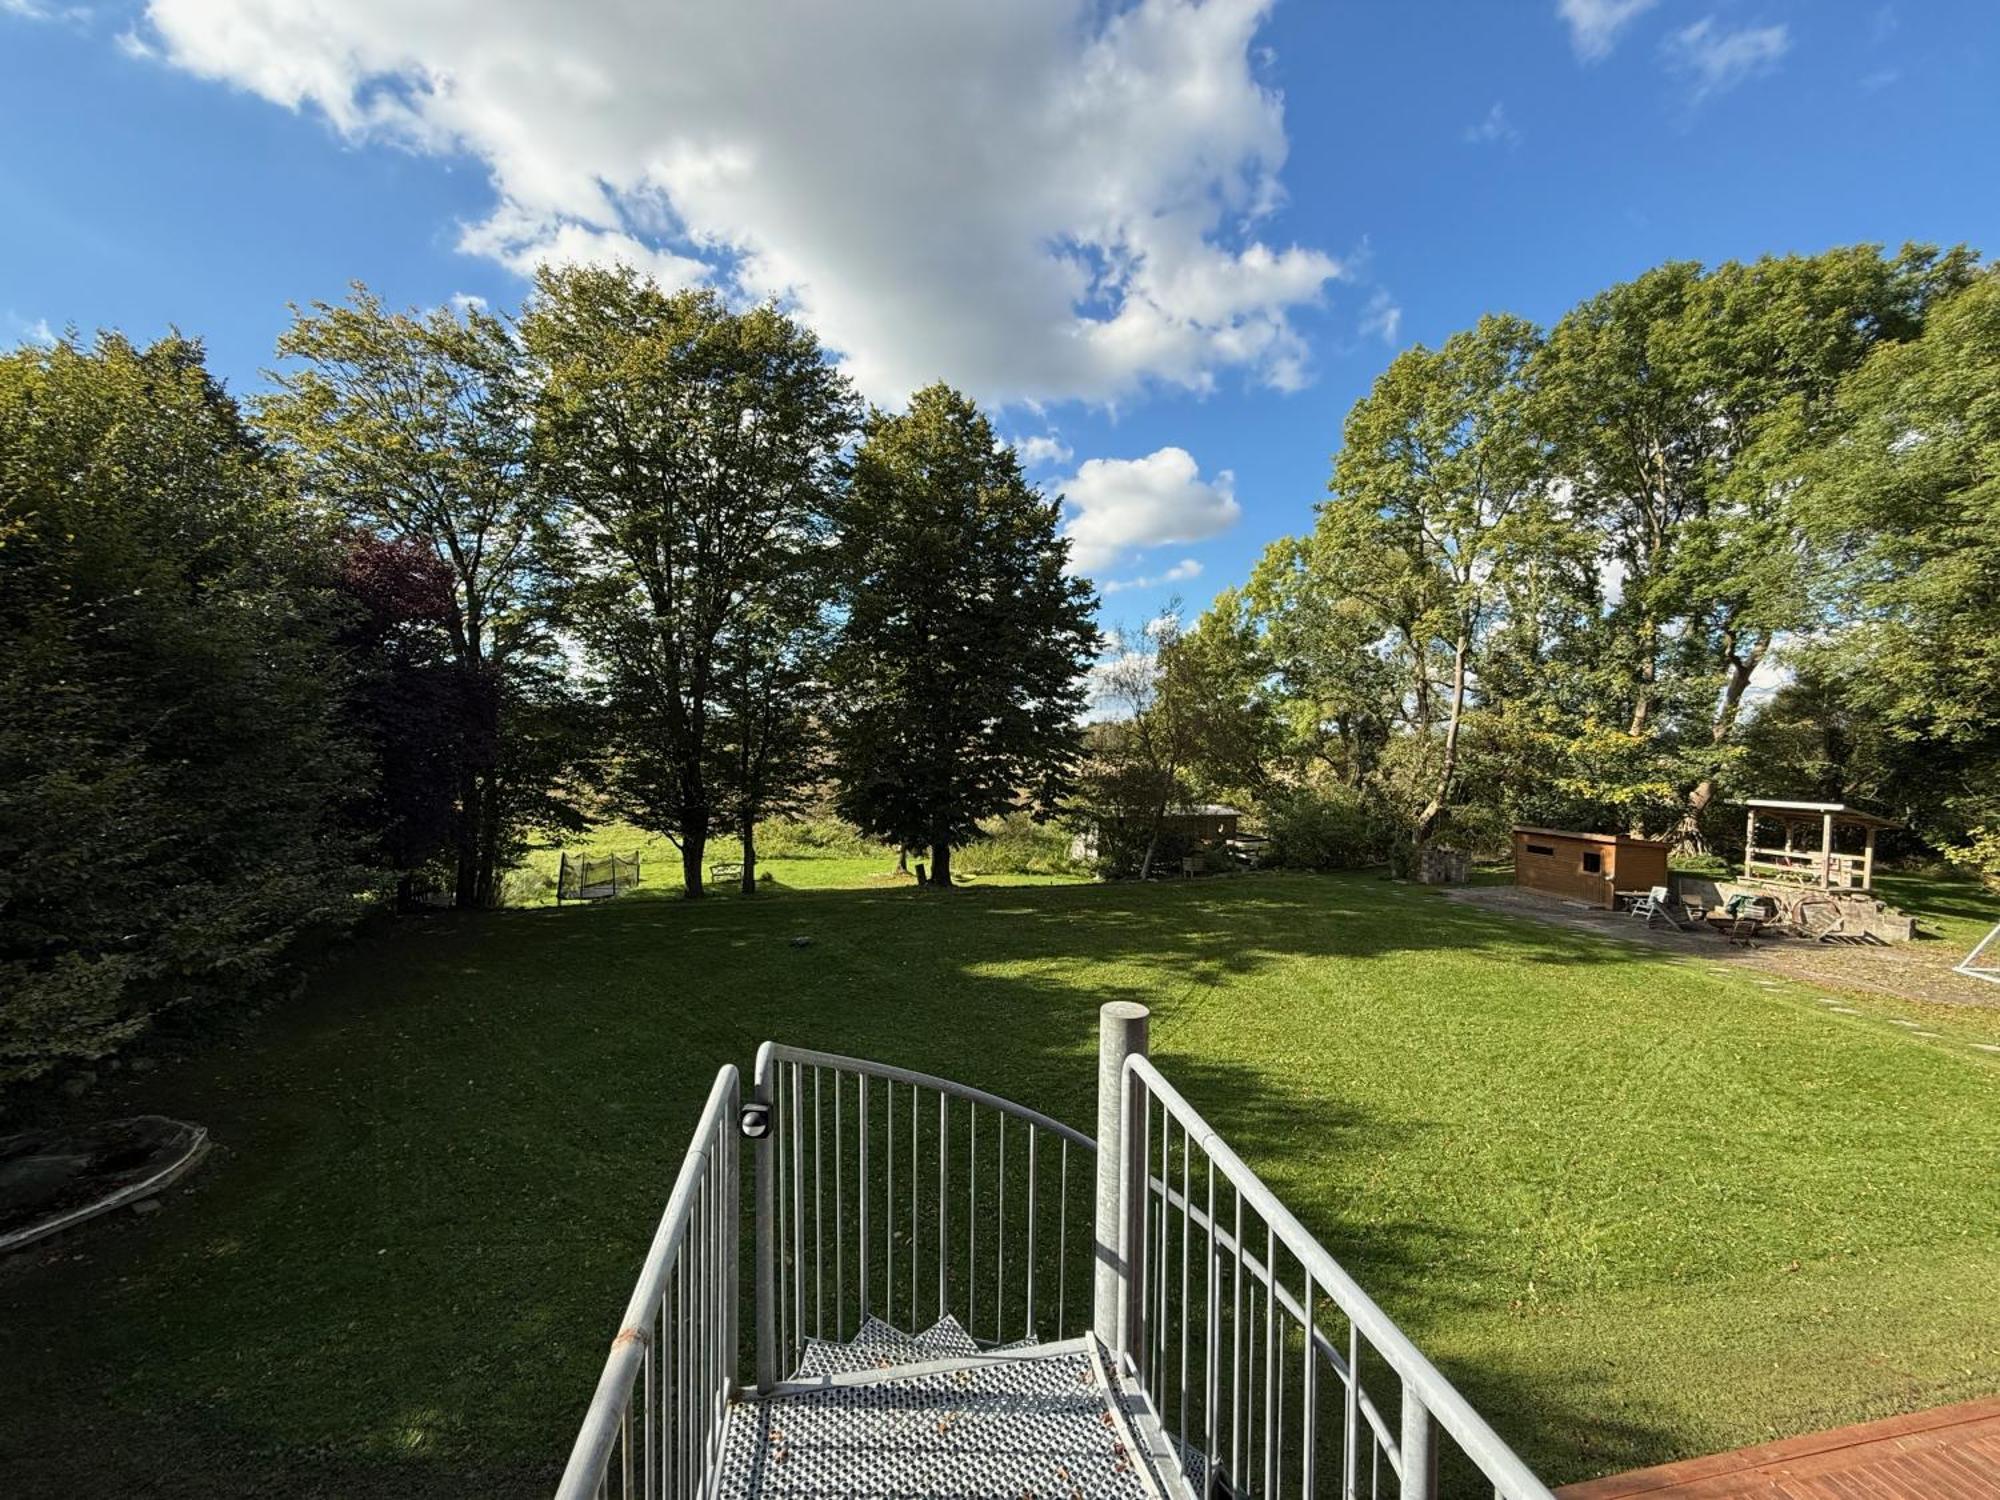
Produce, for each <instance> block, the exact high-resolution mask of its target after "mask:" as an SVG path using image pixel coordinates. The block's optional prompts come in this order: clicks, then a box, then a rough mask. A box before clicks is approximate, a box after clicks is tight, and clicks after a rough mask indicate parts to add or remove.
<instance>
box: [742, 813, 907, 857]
mask: <svg viewBox="0 0 2000 1500" xmlns="http://www.w3.org/2000/svg"><path fill="white" fill-rule="evenodd" d="M875 854H886V855H887V856H888V857H889V858H890V859H894V858H895V857H896V851H895V850H894V849H891V848H890V847H889V846H888V845H886V844H878V843H876V842H875V840H873V839H871V838H869V837H868V836H867V835H865V834H864V833H862V831H861V830H860V829H858V828H856V827H855V826H854V825H853V824H852V823H849V822H846V821H844V820H843V819H840V818H836V817H835V816H833V814H831V813H811V814H808V815H806V816H804V817H798V818H779V819H776V820H774V821H772V822H769V823H760V824H758V825H757V857H758V858H759V859H862V858H866V857H868V856H870V855H875Z"/></svg>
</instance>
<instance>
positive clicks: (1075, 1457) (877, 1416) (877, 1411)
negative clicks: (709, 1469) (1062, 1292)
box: [718, 1320, 1187, 1500]
mask: <svg viewBox="0 0 2000 1500" xmlns="http://www.w3.org/2000/svg"><path fill="white" fill-rule="evenodd" d="M891 1352H893V1353H895V1354H898V1355H914V1358H912V1359H905V1360H899V1362H897V1363H894V1364H891V1365H890V1366H888V1367H887V1368H883V1367H881V1366H880V1365H878V1364H877V1363H876V1361H877V1360H879V1359H882V1358H884V1357H887V1356H888V1355H889V1354H890V1353H891ZM850 1360H851V1361H860V1363H848V1361H850ZM841 1365H844V1366H845V1367H844V1368H836V1366H841ZM809 1367H810V1368H809ZM798 1380H804V1381H817V1382H819V1383H817V1384H814V1385H812V1386H811V1387H810V1388H804V1389H802V1388H801V1387H800V1385H799V1384H798V1383H797V1381H798ZM781 1390H782V1393H781V1394H778V1395H775V1396H773V1397H771V1398H769V1399H765V1400H746V1401H743V1402H740V1403H738V1405H737V1406H736V1407H735V1408H734V1409H733V1410H732V1411H731V1413H730V1419H729V1429H728V1433H727V1436H726V1439H725V1443H724V1450H723V1461H722V1473H721V1485H720V1488H719V1491H718V1494H719V1496H720V1497H722V1500H804V1497H808V1496H810V1497H821V1496H836V1495H839V1496H884V1497H886V1496H898V1497H901V1496H921V1495H950V1496H953V1497H957V1500H982V1497H991V1500H1021V1497H1023V1496H1025V1495H1033V1496H1036V1497H1038V1500H1098V1497H1105V1500H1161V1497H1163V1496H1168V1497H1171V1496H1182V1495H1185V1494H1186V1493H1187V1491H1186V1488H1185V1485H1184V1483H1183V1482H1182V1481H1181V1478H1180V1475H1179V1473H1178V1471H1177V1470H1175V1469H1174V1468H1173V1466H1172V1464H1171V1460H1167V1461H1166V1462H1165V1463H1164V1464H1163V1463H1162V1462H1161V1458H1160V1455H1161V1454H1162V1453H1164V1451H1165V1450H1164V1449H1163V1448H1162V1447H1160V1445H1159V1443H1158V1439H1157V1438H1156V1437H1152V1436H1151V1434H1152V1433H1153V1432H1155V1431H1156V1429H1154V1428H1153V1427H1152V1426H1151V1417H1150V1413H1149V1411H1148V1410H1147V1408H1146V1407H1145V1404H1144V1402H1143V1399H1140V1400H1138V1401H1135V1400H1134V1399H1133V1396H1132V1392H1131V1390H1130V1388H1129V1387H1126V1386H1125V1385H1124V1384H1123V1383H1122V1382H1120V1381H1119V1380H1118V1379H1117V1378H1116V1376H1115V1375H1113V1374H1111V1373H1109V1372H1108V1367H1107V1365H1106V1363H1105V1361H1104V1356H1103V1352H1102V1350H1101V1349H1100V1348H1097V1347H1096V1346H1094V1345H1093V1344H1092V1343H1091V1342H1090V1341H1088V1340H1082V1339H1079V1340H1072V1341H1070V1342H1068V1343H1064V1344H1055V1345H1049V1346H1047V1347H1045V1348H1035V1347H1032V1346H1031V1347H1026V1348H1016V1349H1011V1350H1000V1349H989V1350H983V1351H982V1350H979V1349H977V1348H976V1347H975V1346H974V1345H973V1342H972V1340H971V1339H970V1338H969V1337H967V1336H966V1334H965V1331H964V1329H962V1328H960V1327H959V1326H958V1324H957V1323H955V1322H951V1321H950V1320H947V1321H946V1323H943V1324H939V1325H937V1326H936V1327H933V1328H931V1329H927V1330H925V1332H924V1333H923V1334H919V1335H915V1336H912V1335H908V1334H903V1333H900V1332H899V1331H897V1330H895V1329H893V1328H889V1327H888V1326H887V1325H886V1324H876V1325H874V1326H872V1327H871V1326H868V1325H864V1327H863V1329H862V1330H861V1331H860V1332H859V1333H857V1334H856V1336H855V1338H854V1340H852V1341H850V1342H849V1343H847V1344H831V1343H820V1344H816V1345H815V1346H812V1347H809V1348H808V1349H807V1351H806V1357H805V1359H804V1360H803V1361H802V1362H801V1364H800V1367H799V1371H798V1375H797V1377H796V1379H795V1382H793V1383H788V1385H787V1386H786V1387H783V1388H781ZM1149 1443H1150V1444H1151V1445H1152V1446H1151V1447H1150V1448H1149ZM1163 1470H1164V1472H1163Z"/></svg>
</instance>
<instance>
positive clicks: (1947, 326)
mask: <svg viewBox="0 0 2000 1500" xmlns="http://www.w3.org/2000/svg"><path fill="white" fill-rule="evenodd" d="M1836 406H1837V416H1836V423H1837V433H1838V436H1837V437H1836V439H1835V440H1834V441H1832V442H1831V443H1829V444H1828V445H1827V446H1826V447H1825V449H1824V451H1823V452H1822V453H1821V454H1820V455H1819V457H1818V458H1817V460H1816V461H1815V462H1814V463H1813V464H1812V465H1811V466H1810V468H1809V470H1808V471H1807V478H1806V482H1805V484H1804V485H1803V486H1802V488H1801V490H1800V492H1799V495H1798V503H1797V513H1798V515H1799V516H1800V518H1801V520H1802V522H1803V523H1804V524H1805V525H1806V526H1807V527H1808V528H1809V529H1810V531H1811V532H1812V534H1813V535H1814V536H1815V538H1816V539H1817V540H1818V541H1819V542H1820V544H1821V545H1822V547H1823V548H1824V549H1825V550H1826V553H1827V555H1829V556H1830V557H1833V558H1835V559H1838V560H1839V561H1840V562H1841V564H1842V566H1841V567H1840V568H1839V569H1838V570H1837V571H1836V572H1834V573H1833V574H1832V575H1831V577H1832V581H1833V587H1832V589H1831V590H1830V592H1829V595H1828V597H1827V598H1826V599H1825V605H1826V611H1827V614H1826V623H1825V629H1824V630H1823V633H1822V635H1821V637H1820V638H1819V640H1818V642H1817V643H1816V644H1815V646H1814V647H1813V648H1812V649H1810V650H1808V651H1807V652H1805V653H1803V656H1804V661H1805V665H1806V667H1807V670H1808V672H1809V673H1810V674H1811V676H1812V677H1813V678H1814V679H1815V680H1818V681H1820V682H1821V683H1822V684H1823V685H1824V686H1823V688H1822V693H1823V696H1825V697H1828V698H1831V699H1832V702H1831V703H1829V704H1828V705H1827V706H1826V707H1825V708H1823V709H1822V711H1821V713H1820V718H1822V719H1823V720H1825V721H1827V729H1828V731H1829V732H1830V731H1831V730H1832V729H1833V728H1834V727H1835V726H1836V725H1841V721H1842V719H1843V718H1845V719H1846V720H1847V721H1848V722H1846V723H1845V725H1844V726H1842V735H1841V739H1842V742H1843V743H1845V744H1846V745H1849V746H1851V745H1853V744H1854V743H1855V742H1856V741H1862V740H1864V739H1865V737H1866V736H1867V735H1868V731H1869V729H1870V728H1873V729H1874V730H1876V731H1877V732H1878V733H1879V735H1880V736H1881V738H1882V739H1883V740H1884V741H1886V744H1885V745H1884V747H1883V750H1884V759H1886V761H1887V766H1886V767H1885V768H1884V769H1883V770H1882V771H1880V772H1878V776H1879V777H1880V778H1881V780H1882V781H1883V782H1884V783H1885V786H1884V795H1885V796H1887V797H1889V798H1891V799H1892V800H1893V802H1900V803H1901V804H1902V806H1903V808H1904V809H1905V810H1906V811H1907V814H1908V816H1910V817H1911V819H1912V820H1913V821H1914V822H1915V823H1916V825H1917V826H1918V827H1919V829H1920V830H1921V831H1922V832H1924V833H1925V834H1926V835H1928V836H1929V837H1930V838H1931V839H1932V840H1933V841H1934V842H1936V843H1938V844H1941V845H1944V846H1947V847H1953V846H1957V847H1961V848H1964V849H1967V850H1971V849H1973V848H1974V847H1975V846H1976V847H1978V848H1982V849H1985V850H1988V851H1991V850H1993V849H1994V847H1995V846H1994V843H1993V839H1992V834H1993V833H1994V832H1995V831H2000V272H1996V271H1992V270H1988V271H1986V272H1984V273H1982V274H1980V275H1979V276H1977V277H1976V279H1974V280H1972V281H1971V282H1970V283H1969V284H1968V285H1967V286H1966V287H1965V288H1964V289H1963V290H1960V291H1958V292H1957V293H1956V294H1954V295H1952V296H1949V297H1947V298H1945V299H1944V300H1942V301H1941V302H1939V303H1937V304H1936V305H1935V306H1934V307H1933V308H1932V309H1931V311H1930V315H1929V317H1928V318H1927V320H1926V322H1925V326H1924V329H1923V332H1922V336H1921V337H1919V338H1914V339H1906V340H1902V341H1898V342H1890V343H1883V344H1882V345H1880V346H1879V347H1878V348H1876V349H1875V350H1874V352H1873V353H1871V354H1870V355H1869V357H1868V359H1867V361H1866V363H1864V364H1863V365H1862V366H1861V367H1860V369H1858V370H1857V371H1855V372H1854V373H1853V374H1852V375H1851V376H1850V377H1849V378H1848V379H1847V380H1846V381H1845V382H1844V383H1843V384H1842V386H1841V388H1840V392H1839V397H1838V401H1837V403H1836ZM1855 719H1858V720H1859V721H1860V722H1859V724H1856V723H1854V722H1852V721H1853V720H1855ZM1982 831H1984V832H1985V834H1986V838H1985V839H1984V840H1983V841H1982V840H1981V838H1980V835H1981V832H1982ZM1988 857H1990V852H1989V855H1988ZM1968 858H1969V862H1970V863H1972V864H1973V865H1974V867H1976V868H1977V867H1980V866H1981V863H1982V861H1981V859H1980V858H1979V857H1977V856H1968ZM1991 873H2000V871H1992V872H1991Z"/></svg>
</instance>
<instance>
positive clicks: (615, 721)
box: [521, 267, 858, 897]
mask: <svg viewBox="0 0 2000 1500" xmlns="http://www.w3.org/2000/svg"><path fill="white" fill-rule="evenodd" d="M521 339H522V343H523V345H524V347H525V349H526V351H527V354H528V358H529V361H530V364H531V370H532V378H533V380H534V383H535V397H534V423H533V426H534V447H533V465H534V472H535V476H536V481H537V484H538V485H539V487H540V488H541V490H542V491H543V492H544V493H545V494H547V495H548V496H549V497H550V498H551V499H552V500H553V501H554V502H555V503H557V504H558V505H560V506H561V507H562V508H563V510H564V514H563V517H562V525H561V527H560V529H559V532H558V534H557V541H556V545H557V547H558V556H559V558H560V560H561V563H562V566H563V569H564V572H565V574H566V576H567V579H568V583H567V597H566V618H567V619H568V620H569V622H570V624H571V625H572V627H573V628H574V630H575V632H576V634H577V637H578V639H579V640H580V641H581V642H582V643H583V645H584V647H585V649H586V650H587V651H588V653H589V656H590V659H591V662H592V665H593V667H594V669H595V671H596V673H597V676H598V678H599V680H600V682H601V685H602V687H603V690H604V695H605V701H606V705H607V707H608V709H609V723H610V727H611V731H612V744H611V746H610V748H609V750H608V751H607V764H608V776H609V788H608V789H609V791H610V794H611V798H612V801H613V803H614V805H615V806H617V807H618V809H619V810H620V811H622V812H623V813H624V814H625V815H626V816H627V817H628V818H630V819H631V821H632V822H634V823H636V824H637V825H638V826H640V827H642V828H646V829H649V830H651V831H653V832H656V833H660V834H663V835H665V836H667V837H668V838H670V839H672V840H673V841H674V842H675V843H676V844H677V845H678V847H679V848H680V851H681V872H682V883H683V886H684V887H685V890H686V893H687V894H688V895H689V896H690V897H697V896H700V895H701V894H702V888H703V868H704V864H703V861H704V858H705V854H706V849H707V845H708V841H709V838H710V835H711V833H712V832H713V830H714V829H715V827H716V826H717V823H718V820H719V819H721V818H723V817H725V816H728V815H729V814H730V813H731V811H732V809H733V810H734V814H735V818H736V821H737V824H738V831H739V833H741V832H742V831H743V829H744V819H745V818H746V817H747V819H748V822H749V825H750V826H751V827H752V828H754V823H755V820H756V818H757V817H758V816H760V815H762V813H763V812H764V811H766V810H770V809H772V808H774V807H776V806H777V805H778V801H777V799H778V794H779V792H780V791H781V790H782V787H781V786H780V785H779V782H780V781H781V780H782V779H783V777H782V776H781V775H780V772H781V769H782V768H783V767H785V766H788V765H790V766H796V765H797V764H798V758H797V757H796V756H791V757H789V758H787V757H783V756H776V755H774V754H773V753H772V752H773V750H774V749H775V748H776V745H777V743H778V741H779V740H783V741H785V742H786V743H787V744H795V742H796V737H797V733H798V731H799V726H800V724H801V719H802V713H801V710H800V705H799V699H798V695H799V694H800V693H802V692H804V691H806V690H808V689H810V688H811V687H812V686H813V684H814V683H815V682H816V680H817V678H816V675H815V674H814V673H813V672H812V671H809V670H797V669H796V668H797V666H798V663H799V661H800V660H801V656H800V645H799V641H798V640H795V639H793V638H792V637H793V633H794V632H798V633H803V634H804V635H809V634H810V633H811V632H812V631H813V630H815V629H816V628H817V624H816V621H815V618H814V611H813V610H811V609H810V608H801V607H799V605H798V604H797V602H796V601H797V589H796V584H797V580H798V578H799V576H800V572H801V570H802V569H811V568H814V567H817V566H819V554H820V553H821V552H822V551H823V547H824V540H823V539H824V534H825V528H826V517H827V511H828V506H829V504H830V502H831V499H832V496H833V493H834V491H835V488H836V486H837V484H838V482H839V479H840V459H841V453H842V450H843V449H844V447H845V446H846V444H847V443H848V442H849V440H850V438H851V437H852V434H853V432H854V428H855V423H856V418H857V415H858V412H857V409H856V404H855V401H854V397H853V394H852V392H851V390H850V387H849V385H848V383H847V381H846V379H845V378H844V377H842V376H841V374H840V373H839V372H838V371H837V370H836V369H834V367H833V366H832V365H831V364H830V363H829V362H828V361H827V359H826V357H825V354H824V352H823V351H822V350H821V348H820V345H819V341H818V340H817V339H816V338H815V337H814V336H813V334H812V333H811V331H810V330H808V329H806V328H804V327H802V326H801V325H799V324H798V323H795V322H793V321H792V320H791V319H789V318H787V317H785V316H784V315H783V314H782V313H780V312H778V311H777V310H776V309H775V308H772V307H768V306H766V307H757V308H753V309H751V310H749V311H747V312H741V313H738V312H732V311H731V310H730V309H729V308H728V307H727V306H726V305H725V304H724V303H723V301H722V299H721V298H720V297H718V296H717V295H716V294H715V293H713V292H709V291H683V292H674V293H668V292H665V291H662V290H661V289H660V287H658V286H657V285H656V284H654V283H653V282H652V281H650V280H648V279H646V278H644V277H641V276H640V275H638V274H637V273H635V272H633V271H631V270H628V269H624V268H619V269H615V270H603V269H597V268H589V267H568V268H563V269H549V270H544V271H543V272H542V274H541V276H540V277H539V278H538V280H537V282H536V287H535V294H534V297H533V299H532V301H531V302H530V304H529V306H528V308H527V310H526V312H525V314H524V315H523V317H522V319H521ZM774 736H775V738H774ZM785 774H790V773H789V772H786V773H785ZM745 853H746V856H747V857H746V860H745V864H746V866H754V857H755V855H754V848H752V847H750V845H749V841H748V838H747V836H746V848H745ZM746 877H747V878H749V879H752V880H754V868H752V869H746Z"/></svg>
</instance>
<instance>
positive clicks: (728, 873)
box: [708, 859, 743, 881]
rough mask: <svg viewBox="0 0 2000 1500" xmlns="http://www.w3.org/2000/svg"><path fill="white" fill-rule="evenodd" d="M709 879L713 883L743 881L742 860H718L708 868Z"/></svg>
mask: <svg viewBox="0 0 2000 1500" xmlns="http://www.w3.org/2000/svg"><path fill="white" fill-rule="evenodd" d="M708 878H709V879H710V880H711V881H723V880H741V879H742V878H743V861H742V860H740V859H718V860H717V861H716V862H715V863H714V864H712V865H710V866H709V867H708Z"/></svg>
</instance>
